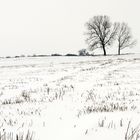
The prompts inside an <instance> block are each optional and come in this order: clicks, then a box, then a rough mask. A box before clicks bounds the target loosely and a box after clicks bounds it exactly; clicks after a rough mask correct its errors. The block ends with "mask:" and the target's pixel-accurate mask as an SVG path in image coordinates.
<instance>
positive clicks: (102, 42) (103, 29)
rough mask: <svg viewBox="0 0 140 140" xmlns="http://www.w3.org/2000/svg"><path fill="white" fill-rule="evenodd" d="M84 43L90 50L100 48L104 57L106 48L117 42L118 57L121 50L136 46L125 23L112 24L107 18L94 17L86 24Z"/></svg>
mask: <svg viewBox="0 0 140 140" xmlns="http://www.w3.org/2000/svg"><path fill="white" fill-rule="evenodd" d="M86 27H87V32H86V35H87V36H88V37H87V40H86V42H87V43H88V45H89V48H90V50H92V51H93V50H95V49H97V48H102V50H103V53H104V55H106V47H107V46H111V45H112V44H113V42H114V41H115V40H116V41H117V42H118V55H120V53H121V50H122V49H124V48H126V47H131V46H134V45H135V44H136V41H135V40H133V39H132V34H131V30H130V28H129V27H128V25H127V24H126V23H112V22H111V21H110V19H109V17H108V16H94V17H93V18H92V19H90V20H89V21H88V22H87V23H86Z"/></svg>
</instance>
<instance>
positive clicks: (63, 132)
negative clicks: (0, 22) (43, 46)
mask: <svg viewBox="0 0 140 140" xmlns="http://www.w3.org/2000/svg"><path fill="white" fill-rule="evenodd" d="M139 125H140V55H138V54H137V55H121V56H106V57H104V56H100V57H99V56H98V57H97V56H95V57H44V58H10V59H0V140H24V139H26V140H104V139H107V140H112V139H113V140H138V139H139V138H140V135H139V134H140V133H139V131H140V127H139Z"/></svg>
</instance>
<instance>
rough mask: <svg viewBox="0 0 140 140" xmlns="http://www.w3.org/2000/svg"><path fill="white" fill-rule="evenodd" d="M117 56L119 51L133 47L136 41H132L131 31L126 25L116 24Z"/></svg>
mask: <svg viewBox="0 0 140 140" xmlns="http://www.w3.org/2000/svg"><path fill="white" fill-rule="evenodd" d="M118 27H119V29H118V34H117V41H118V55H120V53H121V50H122V49H124V48H126V47H133V46H134V45H136V40H133V39H132V34H131V29H130V28H129V27H128V25H127V24H126V23H118Z"/></svg>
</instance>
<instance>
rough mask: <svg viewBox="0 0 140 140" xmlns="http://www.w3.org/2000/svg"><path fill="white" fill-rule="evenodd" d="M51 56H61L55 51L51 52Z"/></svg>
mask: <svg viewBox="0 0 140 140" xmlns="http://www.w3.org/2000/svg"><path fill="white" fill-rule="evenodd" d="M51 56H62V55H61V54H58V53H55V54H51Z"/></svg>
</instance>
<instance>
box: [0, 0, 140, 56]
mask: <svg viewBox="0 0 140 140" xmlns="http://www.w3.org/2000/svg"><path fill="white" fill-rule="evenodd" d="M139 13H140V0H0V56H5V55H11V56H12V55H20V54H25V55H27V54H51V53H55V52H57V53H72V52H73V53H75V52H77V51H78V50H79V49H81V48H86V47H87V45H86V44H85V36H84V35H83V33H84V31H85V26H84V24H85V22H87V21H88V20H89V18H91V17H93V16H95V15H101V14H103V15H104V14H106V15H108V16H110V18H111V20H112V21H120V22H122V21H125V22H127V23H128V25H129V26H130V27H131V28H132V33H133V36H134V37H135V38H136V39H137V40H138V44H137V46H136V47H135V48H133V52H140V46H139V40H140V15H139Z"/></svg>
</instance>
